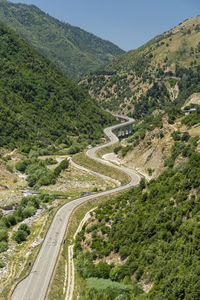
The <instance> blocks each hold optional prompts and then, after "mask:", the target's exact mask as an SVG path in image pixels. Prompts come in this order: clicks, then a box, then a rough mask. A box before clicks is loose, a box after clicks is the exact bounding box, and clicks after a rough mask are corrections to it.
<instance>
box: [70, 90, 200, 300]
mask: <svg viewBox="0 0 200 300" xmlns="http://www.w3.org/2000/svg"><path fill="white" fill-rule="evenodd" d="M199 99H200V95H199V94H194V95H192V96H191V97H190V98H189V99H188V101H187V104H188V103H190V105H191V104H192V103H193V104H194V105H196V109H197V110H196V112H195V111H194V112H191V113H190V114H186V113H185V112H182V116H181V117H180V116H179V117H178V118H175V120H174V124H173V126H172V125H171V124H170V123H168V122H167V120H168V118H167V117H166V116H165V115H164V114H162V112H157V113H158V115H157V122H158V117H160V115H161V118H160V120H161V121H163V122H164V123H165V124H163V127H162V126H161V124H160V125H159V122H158V124H154V119H153V121H152V122H149V124H148V127H149V129H148V130H147V128H146V131H145V130H144V129H145V127H144V125H143V128H142V127H141V126H142V124H143V123H141V122H140V124H139V125H138V126H140V128H138V129H136V128H134V130H135V133H134V135H133V137H132V141H130V142H132V143H133V144H132V145H131V146H132V150H133V149H134V151H135V153H134V154H135V156H136V157H135V158H133V156H132V158H131V159H132V160H134V159H135V161H136V160H137V159H138V156H139V155H140V156H142V154H143V159H144V158H145V156H146V153H145V149H146V151H147V150H149V148H150V149H151V151H150V152H149V153H148V158H147V156H146V158H147V159H146V163H147V164H148V163H149V161H150V160H152V163H154V166H155V165H156V163H157V164H159V165H160V167H162V169H163V166H162V165H161V161H160V160H159V159H158V158H159V157H158V155H159V156H161V155H163V158H164V157H165V158H164V159H165V161H164V171H162V172H160V175H159V176H158V177H157V178H154V179H152V180H150V181H148V182H147V181H145V180H144V179H142V180H141V182H140V184H139V186H138V187H137V188H135V189H132V190H130V191H129V192H127V193H124V194H123V195H120V196H119V197H117V198H113V199H109V201H105V202H103V203H101V204H99V206H98V207H97V209H96V210H94V211H93V212H92V214H91V217H90V219H89V220H88V221H87V222H86V223H85V225H84V226H83V229H82V231H81V232H80V233H79V234H78V235H77V238H76V242H75V247H74V252H75V253H74V254H75V255H74V256H75V264H76V268H77V272H78V273H79V276H80V277H81V279H82V284H81V286H82V287H84V288H82V289H81V291H80V290H79V293H80V298H81V299H102V300H104V299H105V300H106V299H111V300H115V299H135V300H142V299H149V300H151V299H152V300H154V299H194V300H198V299H199V298H200V291H199V283H200V281H199V263H200V256H199V253H200V225H199V218H200V215H199V211H200V140H199V134H200V130H199V124H200V117H199V116H200V105H199V104H198V103H200V101H199ZM197 100H198V101H197ZM159 113H160V114H159ZM185 114H186V115H185ZM154 117H155V118H156V116H154ZM197 117H198V119H197ZM191 120H192V121H193V124H198V127H197V126H195V127H194V128H193V129H195V130H196V134H195V133H194V131H193V130H192V129H191V130H188V127H190V125H191V124H190V121H191ZM185 124H186V125H187V130H188V131H185V130H186V129H185V128H184V125H185ZM146 125H147V124H146ZM150 127H151V128H150ZM153 127H154V128H153ZM142 129H143V131H144V132H143V135H142V132H141V130H142ZM197 130H198V132H197ZM161 133H162V135H161ZM123 145H124V141H123ZM160 145H161V148H162V150H161V149H160V151H159V149H156V148H159V147H160ZM139 146H140V147H139ZM118 149H119V147H118ZM124 149H125V150H126V148H122V150H120V151H122V154H124V153H123V150H124ZM152 150H153V151H152ZM129 151H130V148H129ZM154 152H157V155H156V157H155V153H154ZM159 152H160V153H159ZM162 152H164V153H162ZM125 154H126V153H125ZM153 156H154V159H153ZM140 162H141V161H140ZM142 163H143V164H144V162H142ZM123 164H124V161H123ZM129 166H130V165H129ZM140 167H141V166H140ZM149 170H150V169H149ZM157 171H158V170H157ZM159 171H160V170H159ZM151 172H154V170H153V169H151ZM157 175H158V174H157Z"/></svg>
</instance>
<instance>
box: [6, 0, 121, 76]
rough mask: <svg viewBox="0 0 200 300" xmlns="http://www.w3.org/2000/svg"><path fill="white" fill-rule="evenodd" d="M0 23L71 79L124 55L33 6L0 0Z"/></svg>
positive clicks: (105, 42)
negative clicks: (16, 33)
mask: <svg viewBox="0 0 200 300" xmlns="http://www.w3.org/2000/svg"><path fill="white" fill-rule="evenodd" d="M77 9H78V8H77ZM0 20H1V21H2V22H4V23H5V24H6V25H7V26H9V27H11V28H13V29H14V30H16V31H17V32H18V34H19V35H20V36H21V37H23V38H24V39H25V40H26V41H27V42H28V43H29V44H30V45H32V46H34V47H35V48H36V49H37V50H38V51H40V52H41V53H42V54H44V55H45V56H47V57H48V58H49V59H50V60H52V61H53V62H54V63H56V64H57V65H58V66H59V67H60V68H61V69H62V70H64V71H65V72H66V73H67V74H68V75H69V76H70V77H72V78H74V79H77V78H80V77H81V76H82V75H83V74H87V73H88V72H90V71H94V70H95V69H96V68H97V67H99V66H100V65H102V64H103V63H106V62H109V61H111V60H112V59H113V58H115V57H116V56H118V55H120V54H122V53H124V51H123V50H121V49H120V48H119V47H117V46H116V45H114V44H113V43H111V42H109V41H105V40H102V39H101V38H98V37H97V36H95V35H93V34H90V33H88V32H86V31H84V30H82V29H80V28H78V27H74V26H71V25H69V24H65V23H63V22H60V21H59V20H57V19H55V18H53V17H51V16H49V15H48V14H45V13H44V12H42V11H41V10H40V9H39V8H37V7H36V6H34V5H25V4H16V3H11V2H9V1H6V0H0Z"/></svg>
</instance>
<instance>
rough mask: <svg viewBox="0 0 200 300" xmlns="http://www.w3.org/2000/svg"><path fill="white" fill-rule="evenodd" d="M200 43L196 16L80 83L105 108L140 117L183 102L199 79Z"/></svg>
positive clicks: (124, 55)
mask: <svg viewBox="0 0 200 300" xmlns="http://www.w3.org/2000/svg"><path fill="white" fill-rule="evenodd" d="M199 41H200V17H196V18H192V19H189V20H187V21H185V22H183V23H182V24H180V25H179V26H177V27H175V28H174V29H172V30H170V31H168V32H165V33H163V34H161V35H159V36H157V37H155V38H154V39H153V40H151V41H149V42H148V43H147V44H145V45H144V46H142V47H140V48H138V49H136V50H133V51H130V52H128V53H125V54H123V55H122V56H120V57H119V58H118V59H117V60H116V61H115V62H113V63H110V64H108V65H106V66H105V67H102V68H100V69H99V70H98V72H95V73H93V74H90V75H89V76H87V77H86V78H85V80H82V81H80V84H81V85H82V86H84V87H85V88H86V89H87V90H88V91H89V93H90V94H91V96H92V97H93V98H94V99H95V100H97V101H99V103H100V105H101V106H102V107H103V108H106V109H108V110H110V111H113V112H121V113H125V114H129V115H133V116H134V117H136V118H141V117H143V116H144V115H145V114H147V113H148V112H152V111H153V110H155V109H156V108H161V109H162V108H163V107H164V106H167V105H171V104H172V103H173V102H182V103H183V102H184V101H185V99H186V98H184V99H183V93H185V91H186V89H187V87H188V86H189V85H190V84H191V81H193V80H194V77H198V73H199V62H200V42H199ZM198 80H199V78H198ZM198 80H197V83H198ZM185 86H186V89H185V88H184V87H185ZM196 91H199V87H198V86H196ZM186 92H187V91H186ZM187 96H189V94H188V95H186V97H187Z"/></svg>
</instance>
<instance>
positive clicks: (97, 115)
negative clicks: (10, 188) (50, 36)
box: [0, 23, 112, 148]
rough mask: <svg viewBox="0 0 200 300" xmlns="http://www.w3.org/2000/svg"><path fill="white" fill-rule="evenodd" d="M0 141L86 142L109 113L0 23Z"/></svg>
mask: <svg viewBox="0 0 200 300" xmlns="http://www.w3.org/2000/svg"><path fill="white" fill-rule="evenodd" d="M0 79H1V80H0V107H1V111H0V146H8V147H10V148H13V147H15V146H20V145H22V144H23V146H24V147H25V144H27V145H29V144H31V143H32V144H34V143H36V141H38V140H39V141H41V140H42V141H45V142H46V143H47V144H48V143H49V144H50V143H57V144H59V143H65V144H66V145H70V138H69V137H72V138H73V136H79V140H81V139H82V140H87V139H88V142H89V141H90V142H91V140H93V139H97V138H99V137H100V136H101V135H102V127H104V126H106V125H107V124H108V123H109V122H110V121H111V120H112V117H111V115H110V114H108V113H105V112H103V111H102V110H101V109H100V108H98V107H97V106H96V105H95V104H94V103H93V102H92V100H91V99H90V97H89V96H88V94H87V93H86V92H84V91H83V90H82V89H81V88H80V87H78V86H77V85H76V84H75V83H74V82H73V81H72V80H71V79H69V78H68V77H67V76H66V75H65V74H64V72H62V71H61V70H60V69H59V68H57V67H56V66H55V65H54V64H53V63H52V62H50V61H49V60H48V59H46V58H45V57H43V56H42V55H41V54H39V53H38V52H37V51H36V50H34V49H33V48H31V47H30V46H29V45H28V44H27V43H26V42H25V41H24V40H22V39H21V38H20V37H19V36H18V35H17V34H16V33H15V32H14V31H12V30H10V29H8V28H7V27H5V26H4V25H3V24H2V23H1V24H0Z"/></svg>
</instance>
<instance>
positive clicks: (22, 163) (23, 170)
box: [15, 160, 27, 172]
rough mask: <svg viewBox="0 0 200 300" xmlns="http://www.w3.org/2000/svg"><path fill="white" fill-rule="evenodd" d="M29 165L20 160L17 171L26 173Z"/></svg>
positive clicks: (16, 166)
mask: <svg viewBox="0 0 200 300" xmlns="http://www.w3.org/2000/svg"><path fill="white" fill-rule="evenodd" d="M26 167H27V164H26V162H25V161H24V160H20V161H18V162H17V163H16V165H15V168H16V170H17V171H20V172H25V170H26Z"/></svg>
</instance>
